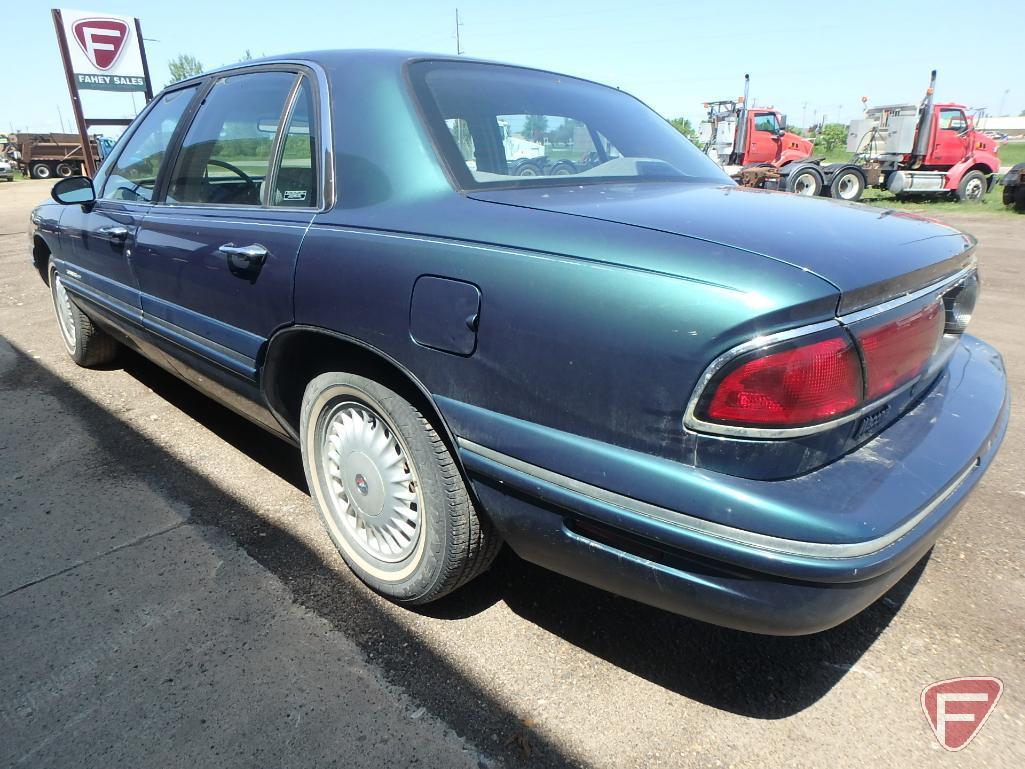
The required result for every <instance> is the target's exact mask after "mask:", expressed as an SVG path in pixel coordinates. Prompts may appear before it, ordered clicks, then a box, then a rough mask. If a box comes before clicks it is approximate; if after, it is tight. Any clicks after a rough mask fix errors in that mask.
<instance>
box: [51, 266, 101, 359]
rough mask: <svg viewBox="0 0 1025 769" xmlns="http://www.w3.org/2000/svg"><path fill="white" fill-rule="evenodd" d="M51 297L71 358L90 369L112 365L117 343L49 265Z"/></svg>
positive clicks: (65, 346)
mask: <svg viewBox="0 0 1025 769" xmlns="http://www.w3.org/2000/svg"><path fill="white" fill-rule="evenodd" d="M50 294H51V296H52V297H53V309H54V312H56V313H57V325H58V327H59V328H60V332H61V339H63V340H64V348H65V349H66V350H67V351H68V355H70V356H71V359H72V360H73V361H75V363H77V364H78V365H79V366H85V367H86V368H91V367H93V366H102V365H103V364H105V363H109V362H110V361H112V360H113V359H114V357H115V356H116V355H117V348H118V344H117V342H116V341H115V340H114V339H112V338H111V337H110V336H108V335H107V334H106V333H105V332H103V331H102V330H101V329H99V328H97V327H96V325H95V324H94V323H93V322H92V320H91V319H90V318H89V316H88V315H86V314H85V313H84V312H82V310H81V309H79V307H78V305H77V304H75V302H74V300H73V299H72V298H71V295H70V294H68V290H67V289H66V288H65V287H64V283H63V282H62V281H61V277H60V275H59V274H58V273H57V270H56V269H54V267H53V266H52V265H51V266H50Z"/></svg>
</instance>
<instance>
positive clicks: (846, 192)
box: [829, 168, 865, 201]
mask: <svg viewBox="0 0 1025 769" xmlns="http://www.w3.org/2000/svg"><path fill="white" fill-rule="evenodd" d="M864 191H865V179H864V177H862V175H861V174H860V173H858V172H857V171H855V170H854V169H853V168H846V169H844V170H842V171H840V172H838V173H837V174H835V175H834V176H833V180H832V181H831V182H830V183H829V196H830V197H832V198H837V199H838V200H851V201H854V200H860V199H861V193H863V192H864Z"/></svg>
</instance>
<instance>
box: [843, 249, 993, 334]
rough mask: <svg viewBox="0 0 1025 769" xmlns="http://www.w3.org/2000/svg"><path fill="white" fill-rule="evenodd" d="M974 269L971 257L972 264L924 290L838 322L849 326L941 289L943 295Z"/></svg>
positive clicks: (878, 305) (846, 316)
mask: <svg viewBox="0 0 1025 769" xmlns="http://www.w3.org/2000/svg"><path fill="white" fill-rule="evenodd" d="M976 269H978V262H977V259H976V258H975V257H974V256H973V257H972V263H971V264H970V265H969V266H968V267H965V268H964V269H963V270H961V271H960V272H957V273H954V274H953V275H948V276H947V277H945V278H943V279H942V280H938V281H936V282H935V283H930V284H929V285H928V286H926V287H925V288H920V289H918V291H915V292H913V293H910V294H905V295H904V296H898V297H897V298H896V299H891V300H889V301H888V302H883V303H882V304H877V305H874V306H872V307H866V308H865V309H864V310H858V311H857V312H852V313H849V314H848V315H841V316H840V322H841V323H843V324H844V325H847V326H849V325H851V324H853V323H857V322H859V321H862V320H865V318H871V317H872V316H873V315H880V314H882V313H884V312H888V311H890V310H892V309H895V308H897V307H900V306H901V305H902V304H907V303H908V302H913V301H915V300H916V299H921V298H922V297H923V296H927V295H928V294H930V293H932V292H933V291H939V290H941V289H944V293H946V290H949V289H950V288H953V287H954V286H955V285H957V284H958V283H960V282H961V281H963V280H964V279H965V278H967V277H968V276H969V275H970V274H971V273H972V272H974V271H975V270H976Z"/></svg>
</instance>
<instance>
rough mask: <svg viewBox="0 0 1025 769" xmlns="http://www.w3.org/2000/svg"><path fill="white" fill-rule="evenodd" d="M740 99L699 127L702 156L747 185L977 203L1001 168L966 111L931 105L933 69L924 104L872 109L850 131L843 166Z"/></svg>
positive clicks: (772, 114)
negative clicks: (876, 191)
mask: <svg viewBox="0 0 1025 769" xmlns="http://www.w3.org/2000/svg"><path fill="white" fill-rule="evenodd" d="M749 84H750V81H749V79H748V77H747V76H746V75H745V76H744V97H743V98H741V99H738V100H737V101H735V102H734V101H721V102H709V103H708V105H707V107H708V118H707V120H706V121H704V122H703V123H702V124H701V134H700V135H701V138H702V139H703V142H704V148H705V152H706V153H707V154H708V155H709V156H710V157H711V158H712V159H713V160H716V161H717V162H718V163H720V165H722V166H723V167H724V168H725V169H726V170H727V172H728V173H730V175H731V176H733V177H734V178H735V179H736V180H737V181H738V182H740V183H741V184H744V185H746V186H753V187H764V188H767V189H784V190H787V191H789V192H795V193H798V194H802V195H819V194H822V195H830V196H832V197H835V198H840V199H843V200H858V199H859V198H860V197H861V194H862V192H864V190H865V188H866V187H879V188H882V189H887V190H889V191H890V192H892V193H894V194H895V195H897V196H898V197H904V196H908V195H916V194H923V195H928V194H933V195H936V194H953V195H954V196H955V197H956V198H957V199H958V200H979V199H980V198H982V196H983V195H985V194H986V192H987V190H988V189H989V188H991V187H992V186H993V182H994V180H995V176H994V175H995V174H996V172H997V169H998V168H999V167H1000V163H999V160H998V159H997V155H996V143H995V142H994V141H993V140H992V139H991V138H989V137H988V136H986V135H985V134H983V133H982V132H981V131H978V130H976V128H975V124H974V120H973V119H972V117H971V115H969V114H968V109H967V108H966V107H965V106H964V105H960V104H936V103H935V102H934V99H933V94H934V92H935V86H936V71H935V70H933V72H932V79H931V81H930V84H929V88H928V90H927V91H926V96H925V99H924V100H923V101H922V103H921V104H919V105H915V104H895V105H888V106H883V107H874V108H872V109H869V110H867V111H866V112H865V116H864V118H862V119H859V120H855V121H852V122H851V124H850V126H849V127H848V134H847V149H848V150H849V151H850V152H851V153H852V156H851V160H850V161H849V162H846V163H829V164H826V163H823V160H824V159H823V158H822V157H815V156H814V154H813V153H814V146H813V144H812V143H811V142H810V141H808V140H807V139H803V138H801V137H800V136H797V135H796V134H793V133H790V132H788V131H787V130H786V118H785V116H783V115H782V114H780V113H779V112H778V111H776V110H774V109H771V108H761V109H755V108H749V107H748V106H747V103H748V99H747V96H748V90H749Z"/></svg>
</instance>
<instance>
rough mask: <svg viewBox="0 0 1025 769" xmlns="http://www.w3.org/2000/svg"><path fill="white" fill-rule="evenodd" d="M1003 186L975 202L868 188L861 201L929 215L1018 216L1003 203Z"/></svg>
mask: <svg viewBox="0 0 1025 769" xmlns="http://www.w3.org/2000/svg"><path fill="white" fill-rule="evenodd" d="M1003 192H1004V188H1003V187H1001V186H1000V185H999V184H997V185H995V186H994V187H993V189H992V190H990V191H989V192H988V193H986V196H985V197H984V198H983V199H982V200H980V201H979V202H977V203H959V202H958V201H956V200H952V199H951V198H949V197H947V196H945V195H922V196H921V197H916V198H910V199H905V200H897V198H896V197H895V196H894V195H893V193H890V192H887V191H885V190H875V189H868V190H865V194H864V195H862V197H861V202H862V203H867V204H869V205H870V206H879V207H881V208H894V209H897V210H900V211H913V212H914V213H916V214H924V215H925V216H931V215H933V214H943V213H946V214H954V213H958V214H994V215H999V216H1020V214H1016V213H1015V212H1014V211H1013V210H1012V209H1011V208H1010V207H1009V206H1005V205H1004V203H1003Z"/></svg>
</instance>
